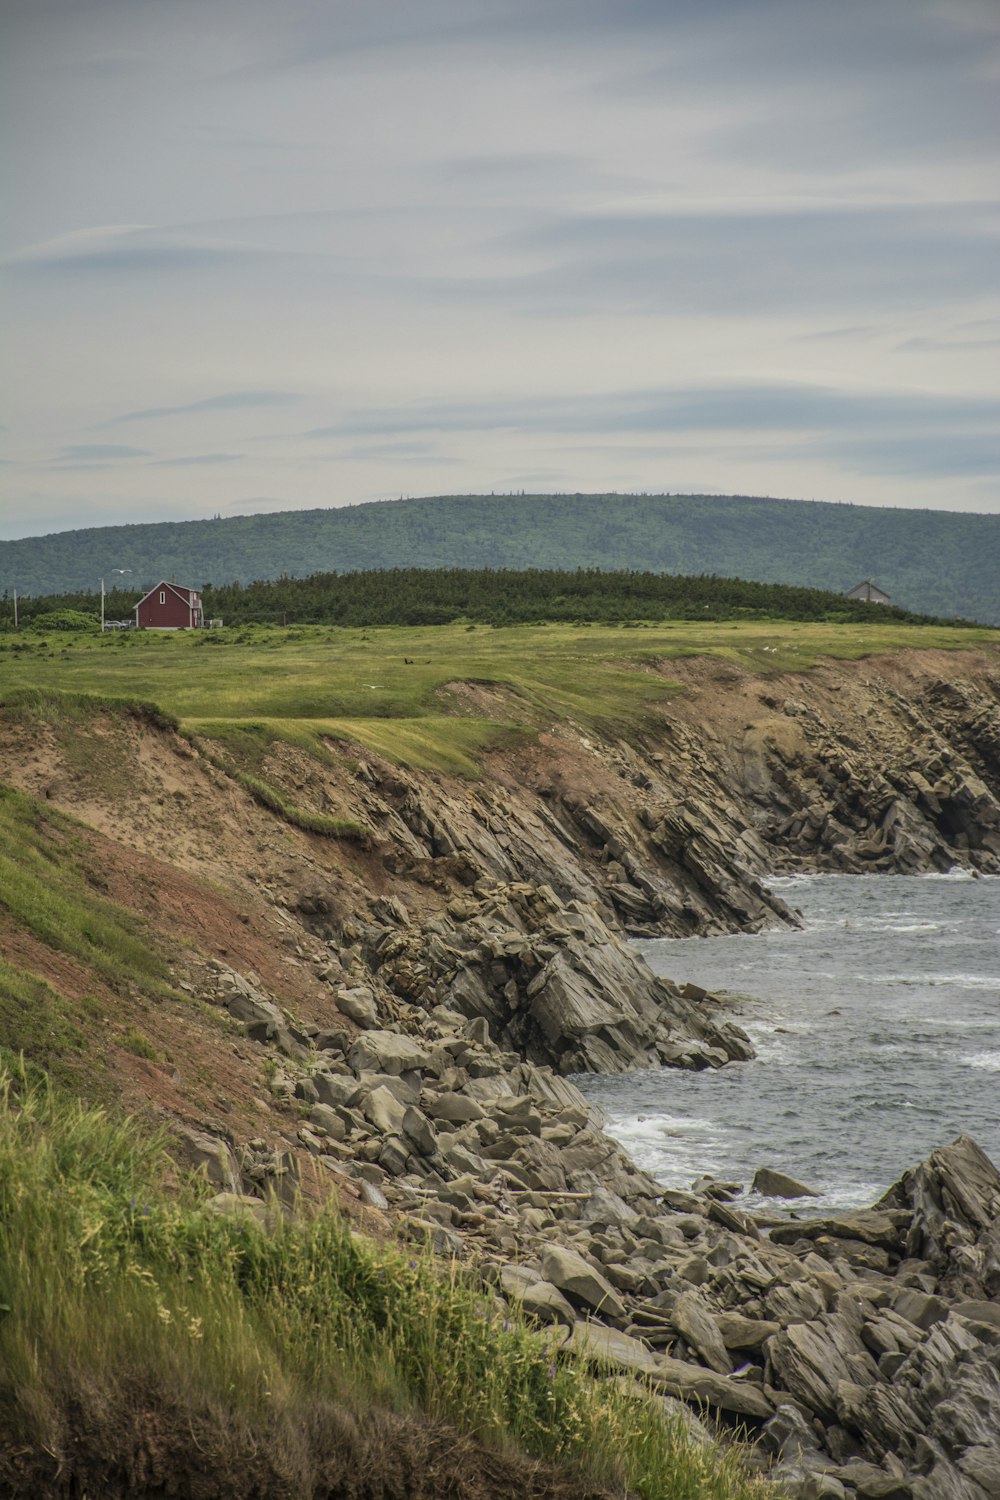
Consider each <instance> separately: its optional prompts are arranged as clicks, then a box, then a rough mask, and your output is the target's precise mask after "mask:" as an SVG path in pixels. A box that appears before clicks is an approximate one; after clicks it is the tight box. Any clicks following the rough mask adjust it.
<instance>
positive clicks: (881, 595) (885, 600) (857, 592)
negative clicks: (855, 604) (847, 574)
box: [847, 578, 892, 604]
mask: <svg viewBox="0 0 1000 1500" xmlns="http://www.w3.org/2000/svg"><path fill="white" fill-rule="evenodd" d="M847 597H848V599H863V600H864V601H865V602H866V603H867V604H891V603H892V600H891V599H890V597H889V595H888V594H887V593H886V592H885V590H884V589H880V588H879V587H878V585H877V584H874V583H872V581H871V579H870V578H866V579H865V580H864V582H863V583H859V584H856V585H855V586H854V588H853V589H848V590H847Z"/></svg>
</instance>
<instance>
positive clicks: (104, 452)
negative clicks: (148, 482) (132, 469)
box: [59, 443, 151, 463]
mask: <svg viewBox="0 0 1000 1500" xmlns="http://www.w3.org/2000/svg"><path fill="white" fill-rule="evenodd" d="M59 456H60V458H61V459H64V460H67V461H70V462H73V461H76V460H79V461H80V462H82V463H88V462H94V461H97V460H100V459H109V458H149V457H150V456H151V455H150V453H149V450H148V449H146V448H128V447H126V446H125V444H124V443H73V444H71V445H70V446H69V447H67V448H63V449H62V451H61V452H60V455H59Z"/></svg>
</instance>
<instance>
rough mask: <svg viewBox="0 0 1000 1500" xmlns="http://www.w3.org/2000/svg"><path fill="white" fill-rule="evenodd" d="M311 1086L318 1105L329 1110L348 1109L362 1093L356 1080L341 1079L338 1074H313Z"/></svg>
mask: <svg viewBox="0 0 1000 1500" xmlns="http://www.w3.org/2000/svg"><path fill="white" fill-rule="evenodd" d="M312 1084H313V1088H314V1089H315V1090H316V1098H317V1101H318V1103H320V1104H326V1105H328V1106H329V1107H330V1108H331V1109H336V1108H338V1107H340V1108H342V1109H350V1108H351V1107H352V1105H354V1104H356V1103H357V1102H358V1100H359V1099H360V1098H361V1095H362V1093H363V1092H364V1091H363V1089H362V1088H361V1085H360V1084H359V1083H358V1081H357V1079H355V1078H346V1077H342V1076H341V1074H339V1073H322V1072H320V1073H314V1074H313V1075H312Z"/></svg>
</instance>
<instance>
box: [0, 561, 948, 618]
mask: <svg viewBox="0 0 1000 1500" xmlns="http://www.w3.org/2000/svg"><path fill="white" fill-rule="evenodd" d="M135 600H136V594H135V593H134V592H129V591H127V590H122V589H117V590H114V591H112V592H110V593H108V595H107V597H106V599H105V611H106V615H107V617H108V618H109V619H126V618H128V617H129V615H130V613H131V610H132V608H133V607H134V604H135ZM203 602H204V609H205V616H206V618H211V617H216V618H220V619H222V621H223V622H224V624H226V625H227V626H233V625H254V624H256V625H297V624H326V625H345V626H361V625H414V626H421V625H446V624H449V623H451V622H452V621H455V620H461V619H467V620H470V621H475V622H477V623H481V624H487V625H516V624H530V623H534V622H542V621H562V622H574V621H594V622H603V623H617V624H627V623H629V622H632V621H641V620H741V619H746V620H752V619H767V618H781V619H786V620H823V621H832V622H836V621H850V620H858V621H863V620H879V621H883V622H884V621H886V620H890V619H891V620H897V621H901V622H903V621H918V620H922V619H925V618H926V617H924V616H920V615H916V614H913V613H911V612H907V611H906V610H901V609H897V608H895V607H894V606H885V605H878V604H866V603H862V602H860V601H858V600H853V599H848V598H845V597H844V596H843V595H840V594H833V593H829V592H827V591H825V590H822V589H807V588H791V587H788V586H787V585H784V584H776V583H750V582H747V581H745V580H743V579H739V578H716V577H714V576H713V575H711V574H700V575H697V576H681V577H678V576H675V575H672V574H665V573H640V572H617V573H609V572H604V571H602V570H600V569H596V568H588V569H580V570H578V571H576V572H572V573H571V572H566V571H557V570H549V569H541V568H532V569H526V570H523V571H513V570H509V569H493V568H479V569H467V568H384V569H375V570H371V571H366V572H358V573H314V574H313V575H312V576H311V577H309V578H277V579H270V580H263V581H259V582H255V583H249V584H242V583H231V584H225V585H223V586H221V587H220V586H218V585H211V584H209V585H206V587H205V591H204V595H203ZM99 607H100V600H99V596H98V595H95V594H94V593H92V592H87V593H74V594H62V595H50V596H41V597H38V598H29V599H25V600H24V601H23V602H22V604H21V607H20V619H21V623H22V625H29V626H30V625H31V624H32V623H36V624H37V625H39V626H44V627H45V628H59V626H60V624H61V625H62V626H63V627H64V628H72V626H73V625H74V624H86V622H87V620H88V619H90V620H92V621H93V622H94V623H96V621H97V618H98V614H99ZM4 620H5V623H6V624H7V625H8V627H9V626H10V624H11V623H12V609H11V604H10V601H7V604H6V606H5V611H4Z"/></svg>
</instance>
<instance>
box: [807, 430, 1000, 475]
mask: <svg viewBox="0 0 1000 1500" xmlns="http://www.w3.org/2000/svg"><path fill="white" fill-rule="evenodd" d="M997 431H1000V428H998V429H997V430H996V431H993V432H971V433H969V432H967V433H956V434H948V433H941V434H927V433H919V432H911V433H908V434H907V435H906V436H905V437H901V438H897V437H891V436H883V437H874V438H865V439H855V440H851V441H848V442H838V443H836V444H833V445H830V447H829V448H828V450H827V451H828V452H829V454H830V456H831V457H832V458H834V459H835V460H836V462H837V463H838V465H841V466H842V467H843V468H845V469H851V470H853V471H854V472H856V473H862V474H903V475H933V476H934V477H935V478H938V479H944V478H947V477H948V476H949V475H953V476H956V477H960V478H970V477H971V478H987V477H989V476H991V475H992V476H994V477H995V478H1000V437H998V436H997Z"/></svg>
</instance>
